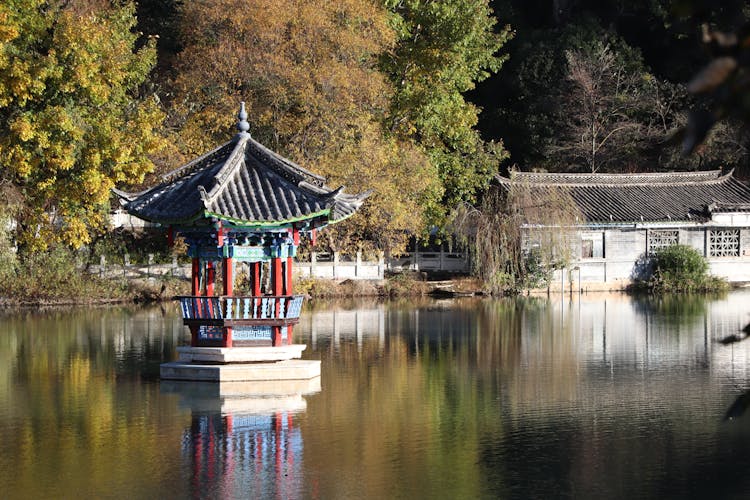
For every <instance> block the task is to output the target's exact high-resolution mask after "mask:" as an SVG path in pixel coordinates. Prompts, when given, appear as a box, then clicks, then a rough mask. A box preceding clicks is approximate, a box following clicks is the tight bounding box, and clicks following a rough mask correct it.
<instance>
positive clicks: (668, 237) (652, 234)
mask: <svg viewBox="0 0 750 500" xmlns="http://www.w3.org/2000/svg"><path fill="white" fill-rule="evenodd" d="M679 234H680V232H679V231H677V230H672V229H652V230H650V231H649V232H648V253H649V254H654V253H656V252H658V251H659V250H661V249H662V248H667V247H668V246H672V245H676V244H677V243H678V242H679Z"/></svg>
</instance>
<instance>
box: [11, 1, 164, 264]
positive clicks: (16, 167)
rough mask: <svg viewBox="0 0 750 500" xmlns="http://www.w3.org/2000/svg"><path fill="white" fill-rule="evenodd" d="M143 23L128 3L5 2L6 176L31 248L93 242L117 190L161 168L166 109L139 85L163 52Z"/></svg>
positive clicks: (20, 234) (24, 243) (21, 234)
mask: <svg viewBox="0 0 750 500" xmlns="http://www.w3.org/2000/svg"><path fill="white" fill-rule="evenodd" d="M100 4H101V5H100ZM134 27H135V17H134V7H133V5H132V4H131V3H128V2H124V3H120V2H117V3H114V4H112V5H110V4H109V3H108V2H99V3H98V4H97V3H96V2H90V3H87V2H53V1H42V0H10V1H8V2H4V3H3V4H0V165H1V166H2V173H1V174H0V175H1V176H2V177H1V180H2V182H3V183H5V184H6V186H9V187H10V188H11V190H12V191H14V192H15V193H16V195H17V196H18V198H19V200H20V201H19V204H18V206H19V207H21V208H20V210H18V211H17V213H15V214H14V218H15V219H16V220H17V222H18V229H17V234H16V236H17V239H18V242H19V244H20V245H21V247H29V248H31V249H34V248H44V247H45V246H47V245H49V244H54V243H56V242H63V243H66V244H68V245H71V246H73V247H77V246H79V245H81V244H83V243H86V242H88V241H89V239H90V234H91V232H92V231H94V230H96V228H97V227H100V226H101V225H103V224H105V220H106V215H107V213H108V207H109V197H110V189H111V188H112V187H114V185H115V184H127V183H131V182H134V181H135V182H137V181H138V180H140V179H142V178H143V176H144V174H145V173H146V172H148V171H150V170H151V169H152V168H153V165H152V163H151V161H150V160H149V158H148V155H149V154H150V153H152V152H154V151H155V150H157V149H158V148H159V147H160V145H161V139H160V137H159V136H158V135H157V133H156V127H158V126H159V123H160V122H161V119H162V114H161V112H160V111H159V109H158V106H157V105H156V103H155V102H154V101H153V100H152V99H140V98H139V96H138V89H139V86H140V85H141V84H142V83H143V82H144V81H145V80H146V78H147V75H148V74H149V71H150V69H151V67H152V66H153V64H154V60H155V52H154V49H153V43H152V41H146V42H145V44H143V43H141V42H139V34H138V33H135V32H134V31H133V28H134ZM138 46H140V48H137V47H138Z"/></svg>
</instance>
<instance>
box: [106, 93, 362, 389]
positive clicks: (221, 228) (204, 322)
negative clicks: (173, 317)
mask: <svg viewBox="0 0 750 500" xmlns="http://www.w3.org/2000/svg"><path fill="white" fill-rule="evenodd" d="M247 116H248V115H247V112H246V110H245V104H244V103H242V105H241V109H240V113H239V123H238V125H237V128H238V130H239V132H238V133H237V134H236V135H235V136H234V138H232V140H230V141H229V142H227V143H226V144H223V145H221V146H219V147H218V148H216V149H214V150H213V151H210V152H208V153H206V154H205V155H203V156H201V157H199V158H197V159H195V160H193V161H191V162H190V163H188V164H187V165H184V166H182V167H180V168H178V169H176V170H173V171H171V172H169V173H167V174H165V175H163V176H162V178H161V182H160V183H159V184H158V185H156V186H154V187H152V188H150V189H147V190H145V191H143V192H140V193H126V192H123V191H119V190H116V191H115V193H116V194H117V195H118V196H119V197H120V199H121V203H122V204H123V206H124V208H125V210H127V212H128V213H129V214H131V215H134V216H137V217H139V218H141V219H144V220H146V221H149V222H153V223H157V224H159V225H161V226H163V227H166V228H167V230H168V235H169V238H170V241H173V239H174V237H175V236H177V235H180V236H182V237H183V238H184V240H185V242H186V243H187V245H188V255H189V256H190V257H191V258H192V293H191V295H190V296H185V297H180V298H179V299H180V304H181V308H182V315H183V320H184V324H185V325H187V326H188V327H189V328H190V332H191V345H190V347H182V348H179V349H178V351H179V352H180V360H179V362H178V363H177V364H180V366H182V365H193V366H192V369H190V370H187V372H186V371H185V370H184V369H183V370H176V367H175V363H167V364H166V365H162V378H177V379H180V378H199V379H212V377H214V376H216V377H218V378H217V380H218V379H221V380H225V379H226V380H228V379H227V378H226V377H224V376H223V375H215V374H214V375H211V374H208V373H207V372H206V370H202V369H198V368H197V367H196V366H195V365H196V364H200V363H212V364H213V363H215V364H218V365H224V366H225V367H231V368H232V369H237V367H238V366H244V367H245V370H244V372H243V373H245V372H248V370H250V371H252V372H253V373H255V372H258V369H259V368H263V366H261V365H265V367H266V368H267V367H268V366H267V365H268V364H269V362H276V361H284V360H290V359H291V358H296V357H300V356H301V352H302V350H303V349H304V348H305V346H304V345H294V344H292V327H293V325H294V324H296V323H297V322H298V321H299V313H300V309H301V307H302V301H303V297H302V296H299V295H293V283H292V262H293V257H294V256H295V254H296V251H297V247H298V246H299V244H300V236H301V235H304V234H307V235H309V236H310V237H311V238H313V239H314V238H315V234H316V231H318V230H320V229H322V228H324V227H325V226H327V225H328V224H332V223H335V222H338V221H341V220H343V219H346V218H347V217H349V216H351V215H353V214H354V213H355V212H356V211H357V209H358V208H359V207H360V206H361V205H362V203H363V201H364V200H365V198H366V197H367V196H368V195H369V193H364V194H361V195H351V194H346V193H344V192H343V188H338V189H335V190H332V189H329V188H328V187H326V185H325V179H324V178H323V177H321V176H319V175H316V174H314V173H312V172H310V171H308V170H306V169H304V168H302V167H300V166H299V165H296V164H295V163H293V162H291V161H289V160H287V159H286V158H283V157H282V156H280V155H278V154H277V153H275V152H273V151H271V150H269V149H268V148H266V147H265V146H263V145H262V144H260V143H259V142H257V141H256V140H254V139H253V138H252V137H251V135H250V134H249V133H248V130H249V129H250V125H249V123H248V121H247ZM237 262H245V263H247V264H248V265H249V273H248V274H249V278H250V283H251V289H252V290H251V293H250V294H249V295H247V296H235V295H234V276H235V266H236V263H237ZM264 263H267V264H266V266H264V265H263V264H264ZM219 266H220V267H221V270H222V275H223V276H222V280H221V282H222V288H221V294H220V295H218V294H217V293H216V292H217V290H216V284H217V279H216V274H217V269H218V268H219ZM264 267H265V268H267V269H268V270H267V271H266V273H267V274H270V276H268V275H264V271H263V269H264ZM264 283H268V284H270V286H266V287H265V288H266V289H264V287H263V284H264ZM250 363H252V364H253V366H248V364H250ZM259 363H260V364H261V365H259ZM299 363H301V361H298V364H299ZM317 366H318V373H319V362H318V365H317ZM176 371H179V373H177V374H176ZM215 371H216V370H210V369H208V372H211V373H213V372H215ZM225 371H226V370H225ZM230 371H231V370H230ZM234 371H237V370H234ZM261 371H262V370H261ZM266 371H267V370H266ZM308 371H309V370H308ZM313 371H314V370H313ZM186 373H187V375H186ZM248 373H249V372H248ZM305 373H307V372H305ZM264 376H265V375H260V377H261V378H262V377H264ZM248 377H249V378H248ZM257 377H258V375H252V376H251V375H234V376H233V378H232V380H251V379H254V378H257ZM275 377H276V378H278V375H277V376H275ZM287 378H288V377H287ZM301 378H308V377H307V376H306V375H305V376H303V377H301Z"/></svg>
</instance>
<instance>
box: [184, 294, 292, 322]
mask: <svg viewBox="0 0 750 500" xmlns="http://www.w3.org/2000/svg"><path fill="white" fill-rule="evenodd" d="M178 299H179V300H180V306H181V308H182V318H183V319H190V320H202V319H204V320H258V319H260V320H274V319H297V318H299V314H300V311H301V310H302V301H303V299H304V297H303V296H302V295H281V296H265V297H223V296H222V297H203V296H186V297H178Z"/></svg>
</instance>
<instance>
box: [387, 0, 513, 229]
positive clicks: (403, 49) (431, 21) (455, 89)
mask: <svg viewBox="0 0 750 500" xmlns="http://www.w3.org/2000/svg"><path fill="white" fill-rule="evenodd" d="M386 5H387V6H388V7H389V8H390V9H391V10H392V11H393V12H394V13H395V14H396V17H395V20H394V23H395V26H396V29H397V31H398V34H399V39H398V43H397V44H396V45H395V47H394V48H393V50H392V51H390V52H388V53H386V54H385V56H384V57H383V62H382V67H383V70H384V71H385V72H386V74H387V75H388V77H389V78H390V80H391V82H392V83H393V85H394V87H395V94H394V96H393V99H392V101H391V104H390V112H389V114H388V116H387V122H386V123H387V126H388V128H389V129H390V130H391V131H393V132H394V133H396V134H398V135H399V136H400V137H407V138H414V139H415V140H416V141H417V142H418V143H419V144H420V145H421V146H422V147H423V148H424V150H425V151H426V152H427V154H428V155H429V157H430V160H431V162H432V163H433V165H435V167H436V168H437V169H438V171H439V173H440V178H441V181H442V185H443V187H444V190H445V194H444V197H443V201H444V206H447V207H449V208H450V207H454V206H456V204H457V203H458V202H460V201H465V202H470V203H472V202H474V201H475V200H476V195H477V194H478V193H479V192H480V191H482V190H483V189H484V188H486V187H487V185H488V183H489V181H490V179H491V178H492V176H493V175H494V174H495V173H496V172H497V169H498V164H499V162H500V161H501V160H503V159H505V158H506V157H507V156H508V153H507V151H506V150H505V149H504V148H503V146H502V143H501V142H498V143H492V142H490V143H486V142H484V141H483V140H482V138H481V136H480V135H479V132H478V131H477V129H476V128H475V126H476V124H477V120H478V118H477V116H478V114H479V111H480V110H479V108H478V107H477V106H475V105H474V104H471V103H470V102H467V101H466V99H465V98H464V93H466V92H467V91H469V90H471V89H473V88H474V86H475V85H476V82H479V81H482V80H484V79H485V78H487V77H488V76H489V75H490V74H491V73H492V72H496V71H498V70H499V69H500V67H501V65H502V64H503V62H504V61H505V59H506V56H503V55H500V54H498V52H499V51H500V49H501V48H502V47H503V45H504V44H505V43H506V42H507V41H508V40H509V39H510V38H511V37H512V36H513V32H512V31H511V29H510V27H508V26H505V27H503V28H500V29H498V30H497V31H495V27H496V26H495V25H496V22H497V21H496V19H495V17H494V16H493V13H492V9H490V7H489V3H488V1H487V0H446V1H442V2H424V1H420V0H388V1H387V2H386ZM436 215H438V216H440V215H441V214H440V213H438V214H436Z"/></svg>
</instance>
